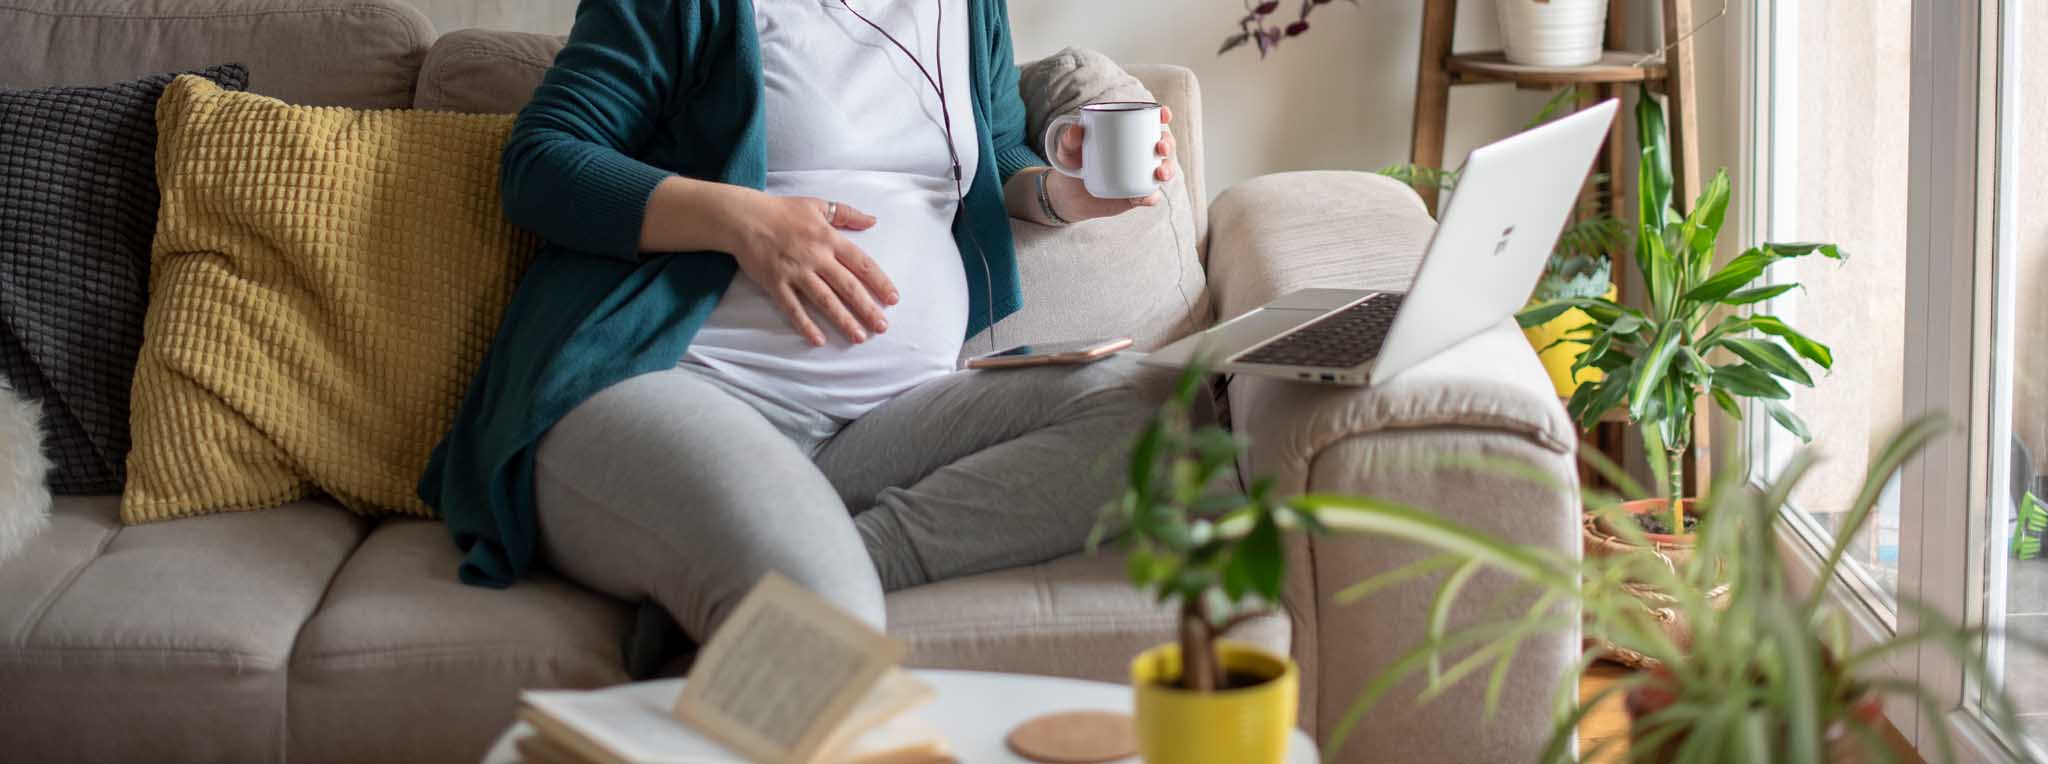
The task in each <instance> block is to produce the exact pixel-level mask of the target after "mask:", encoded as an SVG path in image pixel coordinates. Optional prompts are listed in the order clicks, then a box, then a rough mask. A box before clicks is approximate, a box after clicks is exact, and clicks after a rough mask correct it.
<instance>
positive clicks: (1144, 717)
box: [1131, 641, 1301, 764]
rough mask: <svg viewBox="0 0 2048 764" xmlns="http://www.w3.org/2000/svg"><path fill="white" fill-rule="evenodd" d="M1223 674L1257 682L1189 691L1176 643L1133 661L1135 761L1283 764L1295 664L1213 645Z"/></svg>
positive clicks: (1242, 647) (1245, 648)
mask: <svg viewBox="0 0 2048 764" xmlns="http://www.w3.org/2000/svg"><path fill="white" fill-rule="evenodd" d="M1216 651H1217V654H1218V655H1217V659H1218V660H1220V661H1222V663H1223V670H1224V671H1225V672H1226V673H1235V674H1238V675H1240V676H1244V675H1249V676H1255V677H1263V678H1265V679H1266V681H1264V682H1261V683H1259V684H1256V685H1252V686H1250V687H1239V688H1233V689H1227V690H1219V691H1217V692H1192V691H1189V690H1183V689H1181V688H1179V687H1177V686H1175V685H1174V684H1173V683H1174V682H1177V681H1179V680H1180V645H1178V644H1169V645H1161V646H1159V647H1155V648H1152V649H1150V650H1147V651H1145V652H1144V653H1143V654H1141V655H1139V656H1138V658H1137V660H1134V661H1131V686H1132V687H1135V688H1136V690H1137V695H1138V698H1137V709H1138V720H1137V721H1138V756H1139V758H1141V759H1142V760H1144V761H1146V762H1157V763H1158V764H1281V763H1282V762H1285V761H1286V760H1287V739H1288V736H1289V735H1290V734H1292V733H1293V730H1294V720H1295V716H1294V714H1295V704H1296V703H1297V702H1298V700H1297V699H1298V698H1299V691H1298V687H1299V685H1300V681H1301V680H1300V676H1299V672H1298V671H1297V669H1296V668H1295V666H1294V661H1292V660H1288V659H1287V658H1284V657H1281V656H1277V655H1274V654H1272V653H1269V652H1266V651H1265V650H1261V649H1259V648H1257V647H1254V646H1252V645H1249V644H1245V643H1243V642H1230V641H1224V642H1220V643H1218V644H1217V647H1216Z"/></svg>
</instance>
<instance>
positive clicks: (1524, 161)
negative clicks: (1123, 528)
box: [1144, 100, 1617, 385]
mask: <svg viewBox="0 0 2048 764" xmlns="http://www.w3.org/2000/svg"><path fill="white" fill-rule="evenodd" d="M1616 108H1617V107H1616V103H1615V102H1614V101H1613V100H1608V101H1605V102H1603V103H1601V104H1599V105H1597V106H1594V107H1592V108H1590V109H1585V110H1583V111H1580V112H1579V113H1577V114H1573V115H1571V116H1569V117H1565V118H1563V119H1560V120H1557V121H1555V122H1551V123H1549V124H1547V125H1543V126H1541V127H1537V128H1535V129H1532V130H1529V131H1526V132H1523V133H1521V134H1520V135H1516V136H1514V137H1511V138H1508V139H1507V140H1504V141H1501V142H1499V143H1495V144H1493V145H1490V146H1486V147H1483V148H1480V149H1477V150H1474V151H1473V152H1472V155H1471V156H1470V157H1468V158H1467V159H1466V160H1465V168H1464V170H1463V171H1462V174H1461V175H1460V176H1459V178H1458V187H1457V191H1456V192H1455V193H1453V194H1452V195H1451V199H1450V203H1449V204H1448V206H1446V207H1445V209H1444V213H1443V216H1442V217H1441V218H1440V219H1439V220H1438V223H1437V228H1436V235H1435V236H1434V237H1432V238H1431V239H1430V242H1429V251H1428V252H1427V253H1425V254H1424V255H1423V258H1422V267H1421V268H1420V269H1418V270H1417V271H1416V273H1415V280H1414V281H1412V282H1410V284H1409V287H1408V291H1406V292H1375V291H1364V290H1357V289H1303V290H1301V291H1298V292H1294V293H1292V294H1288V295H1286V296H1283V297H1281V298H1280V299H1277V300H1274V301H1272V302H1270V303H1267V304H1266V305H1265V306H1263V307H1261V308H1259V309H1257V310H1254V311H1252V312H1250V313H1246V314H1244V315H1242V316H1239V317H1237V318H1234V319H1231V320H1230V321H1226V322H1224V323H1222V324H1219V325H1217V326H1216V327H1214V328H1212V329H1210V330H1208V331H1205V332H1202V333H1200V334H1196V335H1193V336H1191V337H1188V338H1186V339H1183V340H1181V341H1179V342H1176V343H1173V344H1172V345H1168V346H1166V347H1164V348H1161V349H1159V350H1158V351H1155V352H1153V353H1152V354H1151V355H1150V356H1147V357H1146V358H1145V360H1144V363H1145V364H1146V365H1148V366H1163V367H1169V368H1180V367H1184V366H1187V365H1189V364H1190V363H1192V362H1193V361H1194V360H1195V359H1196V358H1197V357H1200V358H1203V359H1205V360H1206V362H1207V364H1208V365H1209V367H1210V368H1211V370H1213V371H1216V372H1218V373H1224V374H1250V375H1255V376H1261V377H1279V378H1283V379H1295V380H1302V381H1307V382H1317V383H1324V384H1335V385H1364V384H1374V383H1378V382H1381V381H1384V380H1386V379H1387V378H1389V377H1392V376H1394V375H1395V374H1399V373H1401V372H1403V371H1406V370H1407V369H1409V368H1412V367H1414V366H1415V365H1416V364H1419V363H1421V362H1423V361H1426V360H1428V359H1429V358H1430V357H1431V356H1434V355H1436V354H1437V353H1439V352H1442V351H1443V350H1444V349H1446V348H1449V347H1451V346H1452V345H1456V344H1458V343H1459V342H1463V341H1464V340H1466V339H1467V338H1470V337H1471V336H1473V335H1475V334H1478V333H1480V332H1483V331H1485V330H1487V329H1489V328H1492V327H1494V326H1496V325H1499V324H1500V323H1501V322H1502V321H1504V320H1506V319H1507V318H1508V317H1510V316H1513V315H1514V314H1515V312H1516V311H1517V310H1520V309H1521V308H1522V306H1523V305H1525V304H1526V303H1527V302H1528V300H1529V294H1530V293H1531V292H1533V291H1535V289H1536V281H1537V279H1539V278H1541V277H1542V276H1543V267H1544V264H1545V263H1546V262H1547V261H1548V260H1549V257H1550V250H1551V247H1553V246H1555V245H1556V243H1557V237H1558V234H1560V233H1562V232H1563V231H1564V225H1565V222H1566V221H1567V220H1568V219H1569V218H1570V216H1571V213H1572V210H1573V208H1575V207H1576V206H1577V205H1578V202H1579V190H1580V188H1581V187H1583V186H1584V184H1585V180H1586V173H1587V172H1589V171H1590V170H1591V169H1592V166H1593V158H1594V156H1595V155H1596V154H1597V153H1598V152H1599V150H1600V144H1601V141H1602V140H1603V139H1605V138H1606V136H1607V131H1608V127H1609V126H1610V125H1612V124H1613V122H1614V113H1615V110H1616Z"/></svg>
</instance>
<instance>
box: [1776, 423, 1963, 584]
mask: <svg viewBox="0 0 2048 764" xmlns="http://www.w3.org/2000/svg"><path fill="white" fill-rule="evenodd" d="M1947 431H1948V423H1947V421H1946V418H1945V417H1943V416H1942V415H1940V414H1929V415H1927V416H1923V417H1920V418H1918V419H1914V420H1912V421H1909V422H1907V423H1906V424H1905V425H1904V426H1902V427H1900V428H1899V431H1898V432H1897V433H1896V434H1894V435H1892V437H1891V438H1890V439H1889V440H1887V441H1886V442H1885V445H1884V447H1883V448H1880V449H1879V450H1878V453H1877V455H1876V456H1875V457H1873V458H1872V459H1871V461H1870V468H1869V470H1868V471H1866V472H1865V473H1864V477H1863V487H1862V488H1861V489H1859V490H1858V491H1857V492H1856V498H1855V500H1854V501H1852V502H1850V504H1849V511H1848V513H1847V514H1845V515H1843V516H1842V518H1841V520H1840V524H1839V525H1837V526H1836V530H1835V543H1834V546H1832V547H1830V548H1829V549H1828V555H1827V557H1825V558H1823V559H1822V561H1821V566H1820V568H1819V571H1818V573H1817V575H1816V576H1815V578H1816V580H1820V581H1833V580H1835V573H1836V570H1837V569H1838V568H1840V567H1841V564H1842V558H1843V557H1844V556H1845V555H1847V554H1848V553H1849V544H1850V543H1851V542H1852V541H1853V540H1854V539H1855V538H1856V536H1857V532H1858V531H1860V530H1862V529H1863V524H1864V523H1866V522H1869V520H1870V513H1871V510H1873V509H1875V508H1876V507H1877V500H1878V497H1879V496H1881V495H1883V493H1884V487H1885V484H1887V483H1890V482H1891V478H1892V474H1893V473H1895V472H1898V470H1899V467H1900V466H1903V465H1904V464H1905V463H1906V460H1907V459H1909V458H1912V456H1913V455H1914V454H1917V453H1920V451H1921V449H1924V448H1926V447H1927V444H1928V443H1930V442H1933V440H1934V439H1935V438H1936V437H1939V436H1941V435H1942V434H1943V433H1945V432H1947ZM1826 595H1827V587H1825V586H1816V587H1814V590H1813V593H1812V594H1811V595H1809V597H1808V599H1807V602H1806V608H1805V610H1806V611H1807V612H1813V611H1816V610H1819V609H1820V606H1821V601H1822V598H1823V597H1825V596H1826Z"/></svg>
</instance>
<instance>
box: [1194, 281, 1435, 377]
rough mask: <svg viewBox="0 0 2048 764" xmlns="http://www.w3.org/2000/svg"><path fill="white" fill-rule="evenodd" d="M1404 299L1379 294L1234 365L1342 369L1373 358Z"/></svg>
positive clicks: (1244, 356) (1263, 347)
mask: <svg viewBox="0 0 2048 764" xmlns="http://www.w3.org/2000/svg"><path fill="white" fill-rule="evenodd" d="M1404 297H1406V295H1400V294H1382V295H1378V296H1375V297H1373V298H1372V299H1369V300H1366V301H1365V302H1361V303H1359V304H1357V305H1353V306H1351V307H1349V308H1345V309H1343V310H1340V311H1337V312H1335V313H1331V314H1330V315H1327V316H1324V317H1322V318H1319V319H1316V320H1315V321H1314V322H1312V323H1308V324H1304V325H1302V326H1301V327H1300V328H1298V329H1295V330H1294V331H1292V332H1288V333H1287V334H1284V335H1281V336H1280V337H1279V338H1277V339H1274V340H1273V341H1271V342H1268V343H1266V344H1264V345H1261V346H1259V347H1256V348H1253V349H1252V350H1251V352H1248V353H1244V354H1242V355H1239V356H1238V357H1236V358H1234V359H1231V360H1233V361H1234V362H1236V363H1258V364H1267V365H1272V366H1313V367H1318V368H1330V369H1344V368H1350V367H1353V366H1357V365H1359V364H1361V363H1365V362H1366V361H1370V360H1372V359H1373V358H1376V357H1378V356H1379V354H1380V346H1381V345H1382V344H1385V343H1386V341H1387V329H1389V328H1391V327H1392V326H1393V325H1394V314H1395V313H1397V312H1399V311H1400V310H1401V300H1402V298H1404Z"/></svg>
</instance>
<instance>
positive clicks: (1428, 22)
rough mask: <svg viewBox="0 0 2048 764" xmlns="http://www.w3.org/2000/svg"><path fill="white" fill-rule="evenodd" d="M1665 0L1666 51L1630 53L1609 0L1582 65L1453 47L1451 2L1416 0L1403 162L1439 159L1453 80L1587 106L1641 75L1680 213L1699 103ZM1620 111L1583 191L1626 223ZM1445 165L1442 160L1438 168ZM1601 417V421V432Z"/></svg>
mask: <svg viewBox="0 0 2048 764" xmlns="http://www.w3.org/2000/svg"><path fill="white" fill-rule="evenodd" d="M1654 1H1656V2H1661V3H1663V6H1664V7H1663V10H1664V24H1663V27H1664V28H1663V34H1662V42H1661V43H1659V44H1658V47H1659V48H1660V49H1662V48H1668V49H1669V50H1667V51H1666V52H1665V53H1664V55H1662V56H1659V57H1654V58H1650V60H1649V61H1647V62H1645V63H1642V64H1640V65H1638V64H1637V62H1638V61H1643V60H1644V59H1645V58H1646V54H1645V53H1640V52H1628V51H1626V50H1625V48H1626V46H1627V39H1626V38H1627V29H1628V19H1629V11H1630V5H1631V4H1632V3H1631V0H1609V2H1608V4H1607V48H1608V52H1607V53H1606V54H1605V55H1603V56H1602V57H1601V60H1600V61H1599V62H1598V63H1595V64H1589V65H1586V66H1567V67H1552V66H1523V65H1519V64H1512V63H1508V60H1507V56H1506V55H1505V54H1504V53H1503V52H1501V51H1481V52H1469V53H1454V52H1452V50H1451V43H1452V40H1451V37H1452V31H1453V30H1454V29H1456V28H1457V16H1458V0H1424V3H1425V5H1424V8H1423V16H1422V60H1421V64H1420V66H1419V67H1418V72H1419V73H1418V74H1417V76H1416V80H1415V125H1414V132H1413V133H1412V135H1411V139H1412V142H1411V144H1410V149H1409V157H1408V161H1410V162H1412V163H1414V164H1417V165H1421V166H1424V167H1438V168H1441V167H1443V166H1444V131H1445V127H1446V124H1447V121H1448V119H1449V116H1450V106H1451V88H1452V87H1457V86H1465V85H1482V84H1492V83H1508V84H1511V85H1514V86H1515V87H1517V88H1521V89H1524V90H1555V89H1559V88H1565V87H1578V88H1579V89H1580V92H1579V105H1580V106H1581V107H1583V106H1588V105H1591V104H1594V103H1598V102H1600V101H1604V100H1606V99H1609V98H1624V97H1625V96H1626V95H1627V93H1628V92H1629V91H1632V90H1633V89H1634V87H1635V86H1636V85H1637V84H1638V83H1643V82H1647V83H1649V85H1650V88H1651V89H1652V90H1655V91H1658V92H1660V93H1663V94H1664V96H1665V99H1666V120H1665V121H1666V122H1668V123H1669V126H1670V131H1671V146H1672V154H1673V156H1672V162H1671V172H1672V176H1673V177H1672V180H1673V184H1672V192H1673V193H1672V195H1673V196H1674V197H1676V198H1674V199H1673V200H1672V201H1673V202H1674V203H1675V204H1676V206H1677V207H1678V212H1679V214H1685V213H1686V212H1688V211H1689V210H1690V209H1691V207H1692V203H1693V200H1694V199H1697V198H1699V192H1700V182H1701V178H1700V152H1699V115H1698V113H1697V112H1698V109H1699V101H1698V97H1697V96H1696V95H1695V93H1694V82H1693V77H1694V74H1693V73H1694V68H1693V56H1694V53H1693V41H1692V40H1691V39H1690V38H1688V37H1687V34H1688V33H1689V32H1691V31H1692V30H1693V12H1692V10H1693V9H1692V0H1654ZM1622 111H1623V114H1622V116H1621V118H1620V119H1617V120H1615V123H1614V129H1613V131H1612V132H1611V133H1610V134H1609V135H1608V139H1607V146H1606V148H1605V149H1604V150H1602V151H1601V152H1600V158H1599V159H1598V160H1597V161H1596V162H1595V166H1594V172H1595V173H1596V174H1605V175H1606V176H1607V177H1608V178H1610V179H1611V181H1610V182H1609V183H1608V184H1607V187H1606V189H1605V190H1604V191H1603V190H1602V189H1600V188H1598V187H1597V186H1595V185H1594V184H1592V183H1588V184H1587V189H1586V194H1587V198H1589V199H1591V200H1593V201H1596V202H1597V203H1598V206H1597V209H1600V210H1604V211H1607V212H1610V213H1612V214H1614V215H1615V216H1616V217H1617V218H1619V219H1620V220H1622V221H1623V223H1624V224H1627V225H1630V227H1631V229H1633V222H1634V214H1633V213H1634V210H1635V205H1633V204H1621V202H1622V200H1623V199H1624V198H1626V195H1625V194H1624V193H1623V190H1624V189H1631V190H1632V189H1633V188H1634V185H1635V184H1634V183H1633V182H1630V181H1632V179H1633V178H1634V177H1635V173H1634V164H1633V163H1632V162H1631V161H1630V154H1631V153H1632V152H1631V151H1630V148H1631V147H1632V146H1633V145H1634V141H1633V139H1632V138H1630V137H1629V136H1630V133H1629V120H1630V119H1631V118H1632V116H1631V112H1630V111H1629V110H1628V109H1623V110H1622ZM1446 169H1448V168H1446ZM1416 191H1417V192H1418V193H1420V194H1422V199H1423V202H1424V203H1425V204H1427V205H1428V206H1429V211H1430V214H1432V215H1434V214H1436V211H1437V202H1438V198H1437V197H1438V194H1437V191H1436V189H1434V188H1421V187H1418V188H1417V189H1416ZM1615 254H1616V257H1615V258H1614V260H1615V262H1614V273H1615V279H1616V283H1617V284H1619V285H1620V287H1621V300H1622V302H1624V303H1629V304H1640V303H1639V302H1638V300H1637V299H1636V298H1635V296H1634V292H1636V291H1638V290H1637V289H1636V288H1635V285H1634V284H1631V283H1630V282H1631V279H1629V278H1627V277H1626V275H1625V274H1626V273H1628V272H1629V271H1628V269H1627V267H1626V263H1625V262H1624V261H1625V260H1626V258H1624V257H1621V256H1620V255H1621V253H1615ZM1712 408H1713V407H1712V406H1696V407H1695V409H1696V410H1697V412H1698V413H1697V414H1695V416H1694V420H1693V455H1692V460H1693V469H1691V470H1688V471H1687V473H1688V474H1687V483H1688V486H1687V490H1688V491H1689V492H1691V493H1694V494H1697V493H1699V492H1700V491H1701V490H1702V488H1703V487H1704V486H1706V485H1708V482H1707V481H1708V476H1709V475H1711V474H1712V473H1711V470H1712V467H1713V464H1712V462H1713V459H1712V457H1711V454H1712V448H1711V447H1710V434H1711V430H1710V423H1711V420H1712V415H1711V414H1709V413H1708V412H1709V411H1710V410H1712ZM1608 427H1609V425H1607V424H1604V423H1603V424H1602V425H1601V426H1600V428H1599V429H1602V430H1606V429H1607V428H1608ZM1597 440H1598V442H1597V443H1589V444H1588V446H1589V447H1597V448H1599V449H1600V450H1601V452H1602V453H1605V454H1606V455H1607V456H1608V457H1609V458H1611V459H1614V460H1615V461H1617V462H1620V461H1622V459H1623V453H1622V452H1623V451H1624V450H1625V446H1624V445H1623V444H1622V439H1621V438H1620V437H1617V436H1616V434H1615V433H1612V432H1604V433H1601V437H1599V438H1598V439H1597Z"/></svg>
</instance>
